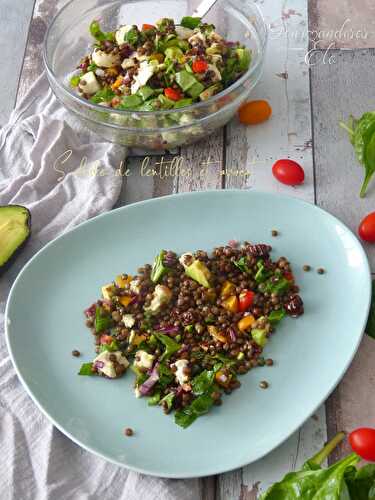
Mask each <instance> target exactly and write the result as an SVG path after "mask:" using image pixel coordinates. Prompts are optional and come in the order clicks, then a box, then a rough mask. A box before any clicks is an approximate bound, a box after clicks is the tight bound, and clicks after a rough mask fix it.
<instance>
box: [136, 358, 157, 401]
mask: <svg viewBox="0 0 375 500" xmlns="http://www.w3.org/2000/svg"><path fill="white" fill-rule="evenodd" d="M158 368H159V363H156V365H155V366H154V368H153V369H152V372H151V374H150V376H149V378H148V379H147V380H146V381H145V382H143V384H142V385H141V386H139V392H140V394H141V395H142V396H148V395H149V394H150V392H151V390H152V388H153V387H154V385H155V384H156V382H157V381H158V380H159V371H158Z"/></svg>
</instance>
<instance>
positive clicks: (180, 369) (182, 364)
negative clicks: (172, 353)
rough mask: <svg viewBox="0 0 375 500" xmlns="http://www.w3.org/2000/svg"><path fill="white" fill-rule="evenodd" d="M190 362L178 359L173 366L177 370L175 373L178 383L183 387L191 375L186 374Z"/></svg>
mask: <svg viewBox="0 0 375 500" xmlns="http://www.w3.org/2000/svg"><path fill="white" fill-rule="evenodd" d="M188 364H189V362H188V360H187V359H178V360H177V361H176V362H175V363H173V366H175V367H176V368H177V370H176V372H175V376H176V380H177V382H178V383H179V384H180V385H182V384H186V382H188V380H189V375H187V374H186V373H184V369H185V368H187V366H188Z"/></svg>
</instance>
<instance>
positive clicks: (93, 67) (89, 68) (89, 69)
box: [87, 62, 98, 71]
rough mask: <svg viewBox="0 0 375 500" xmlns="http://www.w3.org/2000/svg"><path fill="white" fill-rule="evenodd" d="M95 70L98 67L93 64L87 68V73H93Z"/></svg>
mask: <svg viewBox="0 0 375 500" xmlns="http://www.w3.org/2000/svg"><path fill="white" fill-rule="evenodd" d="M96 69H98V66H97V65H96V64H95V63H93V62H92V63H91V64H89V65H88V66H87V71H95V70H96Z"/></svg>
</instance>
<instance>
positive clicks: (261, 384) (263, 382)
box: [259, 380, 269, 389]
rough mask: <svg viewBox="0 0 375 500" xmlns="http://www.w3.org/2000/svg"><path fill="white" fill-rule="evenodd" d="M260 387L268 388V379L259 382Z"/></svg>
mask: <svg viewBox="0 0 375 500" xmlns="http://www.w3.org/2000/svg"><path fill="white" fill-rule="evenodd" d="M259 387H260V388H261V389H268V387H269V383H268V382H267V381H266V380H262V381H261V382H259Z"/></svg>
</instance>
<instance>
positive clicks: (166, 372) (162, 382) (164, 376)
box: [158, 363, 174, 389]
mask: <svg viewBox="0 0 375 500" xmlns="http://www.w3.org/2000/svg"><path fill="white" fill-rule="evenodd" d="M173 379H174V375H173V372H172V370H170V369H169V368H168V366H167V365H165V364H164V363H161V364H160V365H159V382H158V385H159V387H161V388H162V389H164V388H165V387H167V386H168V385H169V384H170V383H171V382H172V381H173Z"/></svg>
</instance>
